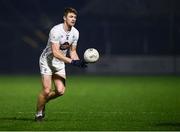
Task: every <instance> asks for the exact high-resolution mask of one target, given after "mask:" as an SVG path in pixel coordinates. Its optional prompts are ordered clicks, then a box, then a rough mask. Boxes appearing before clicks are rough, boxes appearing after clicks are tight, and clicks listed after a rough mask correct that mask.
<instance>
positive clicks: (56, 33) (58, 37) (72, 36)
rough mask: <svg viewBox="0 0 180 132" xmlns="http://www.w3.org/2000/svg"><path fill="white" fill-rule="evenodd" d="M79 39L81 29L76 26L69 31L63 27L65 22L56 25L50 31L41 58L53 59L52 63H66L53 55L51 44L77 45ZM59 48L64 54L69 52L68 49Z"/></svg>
mask: <svg viewBox="0 0 180 132" xmlns="http://www.w3.org/2000/svg"><path fill="white" fill-rule="evenodd" d="M78 39H79V31H78V30H77V29H76V28H75V27H72V28H71V30H70V31H69V32H66V31H65V30H64V28H63V23H61V24H59V25H56V26H54V27H53V28H52V29H51V31H50V33H49V39H48V42H47V46H46V48H45V49H44V51H43V53H42V55H41V58H42V59H43V58H49V59H48V60H51V59H52V63H61V64H62V65H64V62H63V61H61V60H59V59H57V58H55V57H53V56H52V50H51V44H52V43H55V44H59V45H60V47H61V46H63V45H64V44H65V43H68V44H69V45H70V46H71V45H74V46H76V45H77V42H78ZM59 50H61V51H62V53H63V54H64V55H66V54H67V49H61V48H60V49H59Z"/></svg>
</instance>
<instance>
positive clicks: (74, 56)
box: [70, 45, 79, 60]
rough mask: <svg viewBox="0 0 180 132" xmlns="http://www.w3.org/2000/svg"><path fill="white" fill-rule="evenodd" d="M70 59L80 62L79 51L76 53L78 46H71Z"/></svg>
mask: <svg viewBox="0 0 180 132" xmlns="http://www.w3.org/2000/svg"><path fill="white" fill-rule="evenodd" d="M70 57H71V59H73V60H79V56H78V54H77V51H76V46H73V45H72V46H71V48H70Z"/></svg>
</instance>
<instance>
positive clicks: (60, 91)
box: [56, 88, 65, 96]
mask: <svg viewBox="0 0 180 132" xmlns="http://www.w3.org/2000/svg"><path fill="white" fill-rule="evenodd" d="M64 93H65V88H62V89H57V90H56V94H57V95H58V96H62V95H64Z"/></svg>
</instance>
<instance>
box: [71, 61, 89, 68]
mask: <svg viewBox="0 0 180 132" xmlns="http://www.w3.org/2000/svg"><path fill="white" fill-rule="evenodd" d="M71 64H72V65H73V66H77V67H80V68H86V67H87V63H86V62H85V61H84V60H72V61H71Z"/></svg>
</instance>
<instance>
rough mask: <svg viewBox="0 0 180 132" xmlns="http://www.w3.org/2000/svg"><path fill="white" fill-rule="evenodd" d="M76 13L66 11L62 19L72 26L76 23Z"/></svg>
mask: <svg viewBox="0 0 180 132" xmlns="http://www.w3.org/2000/svg"><path fill="white" fill-rule="evenodd" d="M76 18H77V16H76V14H74V13H68V14H67V16H65V17H64V20H65V22H66V24H67V25H68V26H74V25H75V23H76Z"/></svg>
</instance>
